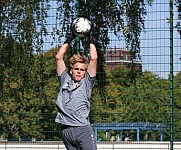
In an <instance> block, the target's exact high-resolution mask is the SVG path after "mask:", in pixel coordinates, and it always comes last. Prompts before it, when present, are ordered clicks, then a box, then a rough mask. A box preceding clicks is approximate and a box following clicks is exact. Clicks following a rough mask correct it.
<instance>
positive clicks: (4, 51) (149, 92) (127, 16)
mask: <svg viewBox="0 0 181 150" xmlns="http://www.w3.org/2000/svg"><path fill="white" fill-rule="evenodd" d="M77 2H79V3H77ZM124 2H125V1H121V0H120V1H119V0H118V1H112V0H109V1H101V2H97V1H81V0H80V1H70V2H69V1H65V2H64V1H58V0H57V1H56V0H50V1H38V2H32V1H28V0H26V1H23V2H22V1H2V2H0V15H1V19H0V31H1V32H0V41H1V43H0V101H1V102H0V137H1V140H8V141H27V140H28V141H31V140H32V139H36V140H37V141H40V140H41V141H59V140H61V137H60V135H59V125H58V124H56V123H55V121H54V120H55V116H56V113H57V109H56V105H55V101H56V97H57V94H58V91H59V83H58V81H57V78H56V70H55V57H54V56H55V54H56V52H57V50H58V48H59V46H60V45H61V44H62V43H63V42H64V40H65V38H64V37H65V35H66V32H67V29H69V26H70V24H71V21H72V20H73V19H74V18H76V17H77V16H84V17H87V18H89V19H90V20H91V21H92V22H93V23H94V32H95V40H96V41H97V45H96V46H97V50H98V55H99V60H98V61H99V62H98V73H97V82H96V85H95V87H94V90H93V93H92V98H91V105H92V106H91V113H90V120H91V123H92V124H95V123H98V124H99V123H133V122H138V123H139V122H142V123H146V124H149V123H156V124H164V125H166V127H167V128H165V129H164V131H163V135H164V136H163V141H168V142H171V143H172V142H173V141H174V142H175V141H180V140H181V139H180V137H181V121H180V120H181V118H180V116H181V115H180V113H181V109H180V108H181V101H180V100H181V98H180V97H181V72H180V68H181V51H180V39H181V38H180V35H181V33H180V30H181V26H180V12H179V11H180V5H179V3H180V2H179V1H174V2H173V4H172V2H170V1H162V0H155V1H153V2H152V1H140V3H138V4H140V5H138V4H136V1H127V2H125V3H124ZM98 3H99V5H98ZM143 3H144V5H141V4H143ZM63 4H64V5H63ZM93 6H94V7H93ZM172 6H173V8H172ZM65 7H66V8H67V10H66V12H67V13H65V14H64V10H65ZM118 10H120V11H118ZM138 10H139V11H138ZM172 12H173V16H172ZM137 14H139V15H137ZM77 51H79V52H81V53H85V54H88V48H87V43H86V40H85V39H77V41H74V42H73V43H72V47H71V49H70V50H69V52H68V54H67V57H66V59H67V58H68V57H69V56H70V55H71V54H73V53H76V52H77ZM109 134H110V135H109V136H107V131H104V130H101V131H100V132H98V139H99V141H111V139H113V137H117V135H119V134H120V130H111V131H109ZM124 134H125V135H126V136H128V137H130V139H132V141H136V135H137V133H136V131H134V130H124ZM145 137H147V138H145ZM114 140H116V138H114ZM139 140H140V141H159V140H160V133H157V132H156V131H153V130H152V129H151V128H150V130H145V131H141V132H140V139H139ZM144 144H145V145H146V144H147V143H144ZM171 149H172V145H171Z"/></svg>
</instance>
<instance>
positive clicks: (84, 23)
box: [72, 17, 91, 37]
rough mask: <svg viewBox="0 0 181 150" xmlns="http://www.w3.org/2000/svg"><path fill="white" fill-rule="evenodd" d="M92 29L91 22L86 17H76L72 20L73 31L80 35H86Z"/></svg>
mask: <svg viewBox="0 0 181 150" xmlns="http://www.w3.org/2000/svg"><path fill="white" fill-rule="evenodd" d="M90 30H91V22H90V21H89V20H88V19H87V18H84V17H79V18H76V19H75V20H74V21H73V22H72V31H73V32H74V34H75V35H76V36H78V37H85V36H86V35H87V34H88V33H89V32H90Z"/></svg>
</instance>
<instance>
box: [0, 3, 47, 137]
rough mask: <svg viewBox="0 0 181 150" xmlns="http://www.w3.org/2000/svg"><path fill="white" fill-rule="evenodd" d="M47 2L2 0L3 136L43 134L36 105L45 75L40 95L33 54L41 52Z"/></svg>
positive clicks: (0, 81) (0, 80)
mask: <svg viewBox="0 0 181 150" xmlns="http://www.w3.org/2000/svg"><path fill="white" fill-rule="evenodd" d="M47 2H48V1H47ZM46 4H47V3H46V2H41V1H34V2H31V1H29V0H25V1H23V2H22V1H10V0H2V1H1V2H0V16H1V20H0V40H1V45H0V87H1V91H0V92H1V93H0V94H1V97H0V98H1V99H0V100H1V107H0V109H1V118H0V123H1V129H2V131H7V132H4V133H3V136H4V138H7V139H9V140H11V139H18V138H20V137H22V136H25V135H26V136H27V137H28V138H30V137H34V136H38V137H42V135H40V134H39V130H41V129H40V128H39V125H38V123H39V117H38V116H39V109H38V108H37V107H34V105H36V104H35V103H36V102H38V100H39V98H40V97H41V96H42V95H43V86H42V84H41V83H42V78H41V76H40V78H39V79H41V81H40V80H39V81H40V82H41V83H40V82H39V83H40V84H41V86H40V87H41V90H42V91H41V92H39V94H35V93H36V92H35V90H36V88H35V84H34V82H32V78H33V73H37V70H36V69H35V66H34V65H35V64H36V62H35V58H34V54H33V53H35V52H37V53H42V51H41V46H42V44H43V42H42V36H41V34H44V35H46V28H45V26H44V21H45V17H46V10H47V9H48V5H46ZM38 30H40V31H41V32H38ZM41 58H42V57H39V60H40V59H41ZM39 62H41V61H39ZM40 64H41V63H40ZM41 69H42V70H43V66H41ZM38 73H39V72H38ZM34 92H35V93H34ZM35 96H37V97H35ZM38 97H39V98H38ZM35 118H36V119H35ZM30 131H32V132H30Z"/></svg>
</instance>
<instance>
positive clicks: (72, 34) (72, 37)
mask: <svg viewBox="0 0 181 150" xmlns="http://www.w3.org/2000/svg"><path fill="white" fill-rule="evenodd" d="M75 37H76V36H75V34H74V33H73V31H70V32H69V33H67V35H66V40H65V42H64V44H65V43H68V44H70V43H71V42H72V40H73V39H74V38H75Z"/></svg>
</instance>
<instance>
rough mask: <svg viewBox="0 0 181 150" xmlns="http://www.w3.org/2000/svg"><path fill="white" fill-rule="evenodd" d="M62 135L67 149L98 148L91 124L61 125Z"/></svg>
mask: <svg viewBox="0 0 181 150" xmlns="http://www.w3.org/2000/svg"><path fill="white" fill-rule="evenodd" d="M61 136H62V140H63V143H64V144H65V147H66V148H67V150H97V146H96V141H95V138H94V132H93V129H92V127H91V125H87V126H79V127H73V126H61Z"/></svg>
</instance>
